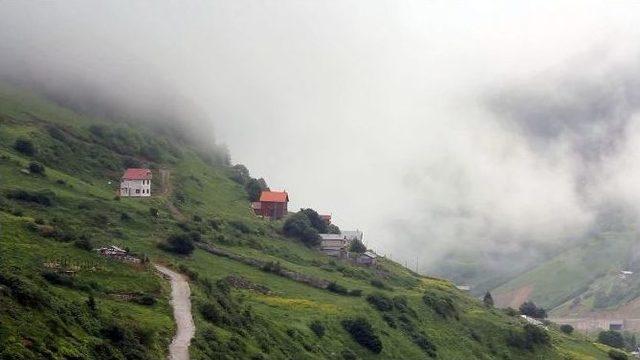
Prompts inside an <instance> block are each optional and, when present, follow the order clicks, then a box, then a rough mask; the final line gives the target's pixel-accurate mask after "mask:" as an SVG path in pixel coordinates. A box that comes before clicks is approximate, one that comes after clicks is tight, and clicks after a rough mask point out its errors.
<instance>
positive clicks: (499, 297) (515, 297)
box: [492, 285, 533, 309]
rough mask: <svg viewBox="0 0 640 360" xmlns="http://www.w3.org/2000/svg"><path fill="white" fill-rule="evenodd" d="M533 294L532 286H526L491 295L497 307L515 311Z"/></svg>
mask: <svg viewBox="0 0 640 360" xmlns="http://www.w3.org/2000/svg"><path fill="white" fill-rule="evenodd" d="M531 292H533V286H532V285H526V286H523V287H520V288H517V289H514V290H511V291H508V292H504V293H497V294H492V295H493V299H494V301H495V303H496V306H497V307H501V308H506V307H511V308H514V309H517V308H519V307H520V305H522V303H523V302H525V301H527V300H528V299H529V296H531Z"/></svg>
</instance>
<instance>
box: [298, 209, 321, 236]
mask: <svg viewBox="0 0 640 360" xmlns="http://www.w3.org/2000/svg"><path fill="white" fill-rule="evenodd" d="M300 212H301V213H302V214H303V215H305V216H306V217H307V219H309V222H310V223H311V226H313V228H314V229H316V231H317V232H319V233H320V234H326V233H327V223H326V222H325V221H324V220H323V219H322V218H321V217H320V215H319V214H318V213H317V212H316V211H315V210H313V209H300Z"/></svg>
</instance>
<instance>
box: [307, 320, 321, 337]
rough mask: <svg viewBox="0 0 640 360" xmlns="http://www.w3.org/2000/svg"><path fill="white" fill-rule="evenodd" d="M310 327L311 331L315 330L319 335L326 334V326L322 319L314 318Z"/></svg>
mask: <svg viewBox="0 0 640 360" xmlns="http://www.w3.org/2000/svg"><path fill="white" fill-rule="evenodd" d="M309 328H310V329H311V331H313V333H314V334H316V336H317V337H319V338H321V337H323V336H324V333H325V328H324V325H323V324H322V322H321V321H320V320H313V321H312V322H311V323H310V324H309Z"/></svg>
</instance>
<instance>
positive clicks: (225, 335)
mask: <svg viewBox="0 0 640 360" xmlns="http://www.w3.org/2000/svg"><path fill="white" fill-rule="evenodd" d="M95 125H100V126H102V127H104V128H105V129H107V132H108V134H109V135H108V136H106V137H105V136H98V135H96V133H95V132H93V133H92V132H91V131H90V130H89V129H90V127H91V126H95ZM52 128H55V129H57V130H51V129H52ZM58 131H59V132H58ZM60 132H62V133H63V136H60ZM52 134H57V135H56V136H53V135H52ZM18 137H25V138H28V139H30V140H32V141H33V142H34V144H35V145H36V148H37V149H38V152H37V154H36V155H35V156H34V157H32V158H31V157H28V156H24V155H22V154H20V153H18V152H17V151H16V150H14V149H13V148H12V144H13V143H14V141H15V140H16V139H17V138H18ZM130 143H135V144H138V145H140V146H129V145H130ZM149 147H151V148H153V149H154V150H155V151H153V154H155V155H154V157H153V158H149V156H147V155H146V154H148V153H149V151H148V148H149ZM201 152H202V151H201V150H199V149H195V148H193V147H191V146H190V145H189V144H187V143H184V142H181V141H179V140H175V139H169V138H166V136H164V135H160V134H156V133H153V132H142V131H141V130H140V129H138V128H136V126H135V125H132V124H126V123H122V122H118V123H112V122H109V121H107V120H104V119H96V118H91V117H86V116H83V115H82V114H77V113H75V112H73V111H71V110H69V109H65V108H62V107H60V106H57V105H55V104H53V103H50V102H48V101H46V100H44V99H42V98H39V97H37V96H35V95H32V94H30V93H28V92H24V91H21V90H17V89H14V88H11V87H9V86H7V85H4V84H2V85H0V174H2V178H1V181H0V224H1V225H2V233H1V235H0V255H1V256H0V275H1V277H0V280H1V281H0V284H2V285H0V335H1V336H0V354H1V356H0V358H4V357H8V358H21V357H20V356H22V358H38V357H48V358H54V359H62V358H65V357H73V358H80V359H81V358H86V359H94V358H98V359H99V358H109V357H112V358H125V357H127V358H148V359H155V358H162V357H164V356H165V355H166V348H167V345H168V343H169V341H170V339H171V334H172V333H173V331H174V325H173V321H172V317H171V316H172V314H171V309H170V307H169V304H168V295H169V288H168V284H167V283H166V281H165V280H163V279H162V278H160V277H159V276H157V275H156V274H155V273H154V271H153V270H152V269H151V267H149V266H146V265H143V266H136V265H131V264H123V263H118V262H113V261H107V260H105V259H102V258H100V257H98V256H97V255H96V254H94V253H93V252H90V251H86V250H81V249H79V248H78V247H76V246H75V245H74V240H73V239H68V238H62V237H59V239H57V240H56V238H54V237H44V236H42V235H41V233H40V232H39V230H37V226H36V225H35V224H34V223H35V222H36V220H37V221H38V222H40V223H42V222H44V223H45V224H47V226H52V227H54V228H56V229H58V230H62V231H64V232H65V233H66V234H71V235H73V236H75V237H80V236H85V237H88V238H89V239H90V240H91V242H92V243H93V245H94V246H96V247H97V246H101V245H109V244H117V245H120V246H124V247H128V248H130V249H131V251H133V252H135V253H137V254H139V255H141V256H146V257H149V258H150V259H151V260H152V261H156V262H161V263H165V264H168V265H170V266H173V267H174V268H176V269H178V270H181V271H185V272H187V273H188V274H190V276H191V277H192V279H191V286H192V302H193V310H194V316H195V321H196V325H197V332H196V338H195V339H194V341H193V345H192V347H191V355H192V358H194V359H209V358H220V359H225V358H227V359H243V358H247V359H248V358H270V359H290V358H295V359H341V358H343V356H342V354H343V352H344V351H346V350H350V351H352V352H354V353H355V354H357V355H358V356H359V357H360V358H378V359H401V358H402V359H414V358H416V359H417V358H427V357H428V355H427V353H426V352H425V351H424V350H422V349H421V348H420V347H419V346H417V345H416V342H415V339H414V337H415V336H417V335H420V336H422V337H423V339H426V341H428V342H430V343H431V344H433V345H434V346H435V348H436V354H437V358H440V359H504V358H509V359H532V358H537V359H570V358H575V359H586V358H593V359H606V358H607V356H606V353H605V350H606V349H604V350H603V349H600V348H598V347H596V346H595V345H594V344H592V343H591V342H589V341H588V340H587V339H584V338H580V337H576V336H573V337H568V336H565V335H563V334H561V333H559V332H558V331H556V330H555V329H553V328H552V329H550V330H549V332H550V335H551V339H552V341H551V343H550V344H549V345H546V346H542V345H541V346H536V347H535V348H534V349H533V350H521V349H516V348H514V347H510V346H508V345H507V343H506V338H507V336H508V334H509V333H510V332H518V331H522V327H523V325H524V324H523V323H522V321H521V320H520V319H519V318H515V317H509V316H507V315H505V314H504V313H503V312H501V311H499V310H495V309H486V308H484V307H483V306H482V304H481V302H479V301H478V300H476V299H473V298H471V297H469V296H468V295H466V294H464V293H462V292H460V291H458V290H456V289H455V288H454V287H453V286H452V285H451V284H450V283H449V282H447V281H444V280H438V279H433V278H427V277H422V276H419V275H417V274H415V273H413V272H411V271H409V270H408V269H405V268H403V267H402V266H400V265H398V264H396V263H394V262H392V261H389V260H387V259H380V265H379V267H377V268H367V267H358V266H354V265H352V264H350V263H347V262H344V261H337V260H334V259H331V258H329V257H327V256H324V255H322V254H320V253H319V252H318V251H317V250H315V249H310V248H307V247H305V246H304V245H302V244H300V243H299V242H297V241H296V240H293V239H288V238H284V237H283V236H282V235H281V234H280V227H281V226H282V223H281V222H269V221H264V220H260V219H258V218H257V217H255V216H253V215H252V214H251V211H250V208H249V202H248V200H247V195H246V193H245V192H244V190H243V188H242V186H240V185H239V184H237V183H235V182H234V181H232V180H231V179H230V177H229V174H230V170H229V168H228V167H227V166H225V165H224V164H211V163H210V162H209V161H207V160H206V157H202V156H200V155H199V154H200V153H201ZM131 159H136V160H137V161H140V162H142V163H144V164H147V165H148V166H150V167H151V168H153V169H154V182H153V186H154V188H153V190H152V191H153V192H154V196H153V197H152V198H149V199H133V198H122V199H116V198H115V190H116V188H117V182H113V181H114V180H117V179H118V177H119V175H120V174H121V172H122V170H123V169H124V164H125V162H127V161H131ZM31 161H38V162H40V163H42V164H44V165H45V167H46V172H45V174H46V176H38V175H33V174H25V173H23V172H22V171H21V169H22V168H24V167H26V166H27V164H28V163H29V162H31ZM157 169H167V170H170V171H171V173H172V176H171V180H172V185H173V193H172V194H170V195H166V196H165V195H159V194H160V192H159V190H160V189H159V178H160V177H159V173H158V171H157ZM110 180H111V181H112V183H111V184H110V183H109V181H110ZM13 190H26V191H30V192H39V191H51V192H53V193H54V194H55V195H51V197H52V200H53V203H52V205H51V206H48V207H47V206H43V205H39V204H35V203H28V202H24V201H19V200H15V199H10V198H8V197H7V196H6V195H7V194H8V193H9V192H10V191H13ZM169 202H171V203H173V204H175V205H176V206H177V208H178V209H179V210H180V212H181V213H182V215H183V216H184V217H185V218H186V219H187V221H186V222H185V223H182V224H181V223H179V221H177V220H176V219H174V218H173V217H172V214H171V213H170V212H169V210H168V207H167V205H168V203H169ZM150 208H156V209H158V210H159V216H158V217H157V218H156V217H153V216H152V215H151V214H150V212H149V209H150ZM123 213H126V214H127V215H128V217H129V218H130V219H129V220H122V217H121V214H123ZM194 215H197V216H199V217H201V218H202V221H200V222H198V221H195V220H194ZM210 220H215V223H216V224H218V226H212V225H210V223H209V221H210ZM234 223H235V224H237V223H242V224H244V226H237V225H234ZM246 228H248V229H249V230H248V231H247V230H246ZM184 229H187V230H188V231H190V232H194V231H195V232H198V233H199V234H201V238H202V240H201V241H202V242H205V243H209V244H212V245H214V246H216V247H219V248H222V249H225V250H227V251H230V252H233V253H235V254H237V255H240V256H244V257H246V258H252V259H256V260H260V261H271V262H278V263H280V266H282V267H283V268H286V269H289V270H292V271H295V272H298V273H301V274H305V275H310V276H313V277H316V278H320V279H324V280H328V281H332V282H335V283H338V284H340V285H342V286H344V287H346V288H347V289H349V290H355V289H358V290H361V291H362V292H363V295H362V296H342V295H338V294H335V293H332V292H330V291H328V290H324V289H319V288H314V287H311V286H308V285H305V284H302V283H300V282H296V281H293V280H290V279H287V278H284V277H281V276H278V275H275V274H273V273H269V272H265V271H262V270H261V269H259V268H257V267H255V266H250V265H246V264H244V263H242V262H239V261H235V260H232V259H229V258H226V257H220V256H216V255H213V254H210V253H207V252H205V251H202V250H199V249H197V250H196V251H195V252H194V253H193V254H192V255H190V256H177V255H173V254H171V253H168V252H165V251H162V250H160V249H159V248H158V244H159V243H160V242H162V241H164V240H165V239H166V238H167V237H168V236H169V235H170V234H173V233H181V232H184V231H185V230H184ZM243 229H245V230H243ZM6 254H9V255H8V256H7V255H6ZM52 260H55V261H59V262H62V261H66V262H68V263H72V264H81V265H82V268H81V269H80V270H79V271H77V273H76V274H75V276H73V280H72V285H65V286H61V285H55V284H52V283H49V282H48V281H46V280H45V279H44V278H43V276H42V273H43V272H45V271H47V268H46V267H45V263H48V262H51V261H52ZM230 275H235V276H238V277H242V278H244V279H246V280H247V281H249V282H250V283H252V284H255V285H259V286H264V287H267V288H268V289H269V293H267V294H264V293H261V292H259V291H255V290H248V289H235V288H230V289H229V288H228V284H227V283H226V282H225V280H224V279H225V278H227V277H228V276H230ZM16 279H17V280H16ZM374 279H377V280H380V281H382V282H383V283H384V284H385V289H378V288H376V287H374V286H372V285H371V280H374ZM12 281H13V282H12ZM16 281H18V282H19V284H20V286H22V287H23V288H24V289H23V288H20V287H19V286H18V285H16V284H15V282H16ZM225 284H227V285H225ZM21 289H22V290H25V291H26V293H27V294H31V295H33V296H34V297H35V298H36V299H40V300H42V301H41V302H39V303H37V304H33V303H30V302H29V301H25V300H24V298H21V297H20V296H21V295H20V294H21V292H20V291H22V290H21ZM371 293H382V294H385V296H387V297H389V298H393V297H398V296H399V297H404V298H406V299H407V304H408V306H409V308H410V310H406V311H407V312H406V313H403V312H401V311H400V310H397V311H396V310H394V312H393V313H390V314H383V313H381V312H380V311H378V310H376V309H375V308H374V307H372V306H371V305H370V304H369V303H368V302H367V301H366V299H365V297H366V296H367V295H368V294H371ZM425 293H428V294H431V296H432V297H434V298H435V299H438V301H443V302H448V301H450V302H451V303H452V304H453V306H454V308H455V314H456V315H455V317H447V318H444V317H442V316H441V315H439V314H437V313H436V311H435V310H434V309H433V308H431V307H430V306H428V305H427V304H426V303H425V302H424V301H423V299H422V298H423V296H424V295H425ZM141 294H150V295H152V296H154V297H156V298H157V300H158V301H157V303H156V304H155V305H152V306H143V305H139V304H137V303H136V302H135V301H131V300H130V299H129V298H128V297H131V296H134V297H135V296H138V295H141ZM90 296H92V297H94V298H95V300H96V303H97V310H91V309H90V308H89V306H88V305H87V300H88V299H89V297H90ZM204 307H208V308H209V309H213V310H211V311H210V312H209V313H208V314H209V315H208V317H209V320H207V319H205V317H204V316H203V313H202V312H201V311H200V310H201V309H203V308H204ZM212 314H213V315H212ZM72 315H73V316H72ZM384 316H386V317H387V320H385V318H384ZM353 317H363V318H365V319H366V321H368V322H369V323H370V324H371V325H372V327H373V329H374V333H375V334H376V335H377V336H378V337H379V338H380V339H381V341H382V345H383V349H382V352H381V353H380V354H374V353H372V352H370V351H369V350H367V349H365V348H364V347H362V346H360V345H359V344H358V343H356V342H355V341H354V340H353V339H352V337H351V336H350V335H349V334H348V333H347V332H346V330H345V329H344V328H343V326H342V325H341V322H342V320H344V319H348V318H353ZM390 317H391V318H393V319H394V320H388V319H389V318H390ZM313 321H320V322H322V324H323V325H324V326H325V329H326V333H325V335H324V336H323V337H322V338H319V337H317V336H316V335H315V334H314V333H313V332H312V331H311V329H310V328H309V324H310V323H311V322H313ZM388 321H395V323H397V324H396V327H395V328H394V327H392V326H391V325H389V323H388ZM400 322H406V324H408V325H406V324H405V325H402V326H400V325H399V324H400ZM114 326H115V327H116V328H118V329H120V330H121V331H122V332H123V333H124V335H123V338H122V339H120V338H119V337H118V336H113V331H111V330H113V327H114ZM11 356H13V357H11Z"/></svg>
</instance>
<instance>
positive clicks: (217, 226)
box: [208, 218, 222, 230]
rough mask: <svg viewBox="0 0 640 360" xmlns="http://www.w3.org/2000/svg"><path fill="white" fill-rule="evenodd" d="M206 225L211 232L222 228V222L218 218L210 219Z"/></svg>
mask: <svg viewBox="0 0 640 360" xmlns="http://www.w3.org/2000/svg"><path fill="white" fill-rule="evenodd" d="M208 223H209V226H210V227H211V228H212V229H213V230H220V227H221V226H222V220H220V219H218V218H211V219H209V221H208Z"/></svg>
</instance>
